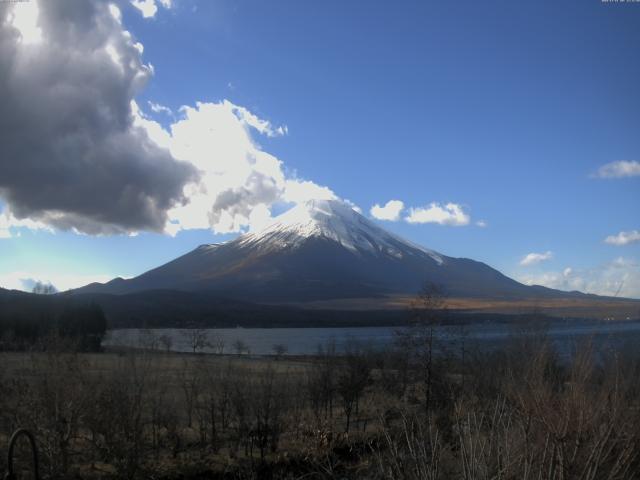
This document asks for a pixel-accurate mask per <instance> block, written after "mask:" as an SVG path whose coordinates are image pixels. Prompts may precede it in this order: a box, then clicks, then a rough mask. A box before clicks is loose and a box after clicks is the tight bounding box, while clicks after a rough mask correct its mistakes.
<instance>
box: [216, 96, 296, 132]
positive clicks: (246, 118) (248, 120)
mask: <svg viewBox="0 0 640 480" xmlns="http://www.w3.org/2000/svg"><path fill="white" fill-rule="evenodd" d="M224 103H226V104H227V106H229V107H230V108H231V109H232V111H233V112H234V113H235V114H236V116H237V117H238V118H239V119H240V120H241V121H242V122H243V123H244V124H245V125H248V126H250V127H252V128H255V129H256V130H257V131H258V132H259V133H260V134H262V135H266V136H267V137H279V136H282V135H286V134H287V133H288V132H289V129H288V128H287V126H286V125H281V126H279V127H274V126H273V125H271V123H270V122H268V121H267V120H262V119H261V118H258V117H257V116H256V115H254V114H253V113H251V112H250V111H249V110H247V109H246V108H244V107H240V106H238V105H234V104H233V103H231V102H229V101H227V100H225V101H224Z"/></svg>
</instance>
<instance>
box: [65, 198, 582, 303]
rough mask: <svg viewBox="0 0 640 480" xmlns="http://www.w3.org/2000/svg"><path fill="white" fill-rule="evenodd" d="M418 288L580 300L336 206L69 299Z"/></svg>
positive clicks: (276, 296) (302, 209) (251, 296)
mask: <svg viewBox="0 0 640 480" xmlns="http://www.w3.org/2000/svg"><path fill="white" fill-rule="evenodd" d="M425 282H434V283H437V284H439V285H441V286H442V287H443V288H444V290H445V291H446V292H447V294H448V295H449V296H453V297H464V298H480V299H496V300H498V299H499V300H518V299H522V298H528V299H530V298H544V299H550V298H566V297H572V298H574V297H576V296H583V295H584V294H580V293H578V292H562V291H558V290H552V289H548V288H545V287H539V286H526V285H523V284H521V283H519V282H516V281H515V280H512V279H511V278H509V277H507V276H505V275H503V274H501V273H500V272H499V271H497V270H495V269H493V268H491V267H489V266H488V265H486V264H484V263H481V262H477V261H474V260H470V259H467V258H453V257H448V256H446V255H442V254H440V253H438V252H435V251H433V250H429V249H427V248H424V247H421V246H419V245H416V244H414V243H412V242H409V241H407V240H404V239H402V238H400V237H398V236H396V235H394V234H392V233H390V232H387V231H386V230H384V229H383V228H381V227H379V226H378V225H376V224H375V223H374V222H372V221H371V220H369V219H367V218H365V217H364V216H362V215H361V214H359V213H358V212H356V211H355V210H353V209H352V208H351V207H350V206H349V205H347V204H345V203H343V202H341V201H337V200H314V201H310V202H307V203H304V204H299V205H297V206H296V207H294V208H292V209H291V210H289V211H287V212H285V213H284V214H282V215H280V216H278V217H276V218H275V219H274V221H273V222H272V223H271V224H270V225H268V226H267V227H266V228H265V229H263V230H261V231H259V232H251V233H246V234H244V235H241V236H240V237H238V238H236V239H235V240H232V241H229V242H225V243H221V244H210V245H201V246H199V247H198V248H196V249H195V250H193V251H191V252H189V253H187V254H186V255H183V256H181V257H179V258H177V259H175V260H173V261H171V262H169V263H167V264H165V265H162V266H160V267H158V268H155V269H153V270H150V271H148V272H146V273H143V274H142V275H140V276H138V277H135V278H132V279H128V280H124V279H121V278H117V279H115V280H112V281H110V282H108V283H106V284H91V285H87V286H86V287H83V288H81V289H79V290H77V291H76V292H83V293H109V294H127V293H134V292H141V291H145V290H160V289H162V290H180V291H189V292H200V293H204V292H207V293H211V294H215V295H217V296H224V297H227V298H235V299H241V300H248V301H252V302H263V303H284V302H308V301H316V300H330V299H345V298H374V297H381V296H387V295H402V294H407V295H412V294H415V293H416V292H417V291H418V290H419V289H420V287H421V286H422V285H423V284H424V283H425Z"/></svg>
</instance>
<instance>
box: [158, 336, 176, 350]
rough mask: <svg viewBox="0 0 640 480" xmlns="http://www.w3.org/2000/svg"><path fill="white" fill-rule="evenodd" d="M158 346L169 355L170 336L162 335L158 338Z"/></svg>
mask: <svg viewBox="0 0 640 480" xmlns="http://www.w3.org/2000/svg"><path fill="white" fill-rule="evenodd" d="M158 341H159V342H160V345H162V347H163V348H164V350H165V352H167V353H169V352H170V351H171V347H173V338H171V336H170V335H167V334H163V335H160V338H158Z"/></svg>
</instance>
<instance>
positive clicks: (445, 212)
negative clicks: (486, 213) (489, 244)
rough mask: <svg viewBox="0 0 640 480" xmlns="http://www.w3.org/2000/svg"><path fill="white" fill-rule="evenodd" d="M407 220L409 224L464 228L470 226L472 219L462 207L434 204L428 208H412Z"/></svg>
mask: <svg viewBox="0 0 640 480" xmlns="http://www.w3.org/2000/svg"><path fill="white" fill-rule="evenodd" d="M405 220H406V221H407V222H409V223H438V224H440V225H452V226H462V225H468V224H469V222H470V221H471V217H470V216H469V214H467V213H466V212H465V211H464V209H463V208H462V206H461V205H458V204H456V203H447V204H446V205H441V204H439V203H436V202H433V203H431V204H429V205H428V206H427V207H419V208H411V209H410V210H409V215H408V216H406V217H405Z"/></svg>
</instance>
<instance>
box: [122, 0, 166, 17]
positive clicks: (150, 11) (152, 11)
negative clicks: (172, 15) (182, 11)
mask: <svg viewBox="0 0 640 480" xmlns="http://www.w3.org/2000/svg"><path fill="white" fill-rule="evenodd" d="M158 4H160V5H162V6H163V7H164V8H167V9H168V8H171V4H172V1H171V0H157V1H156V0H131V5H133V6H134V7H136V8H137V9H138V10H140V13H142V16H143V17H144V18H153V17H155V16H156V13H158Z"/></svg>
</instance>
